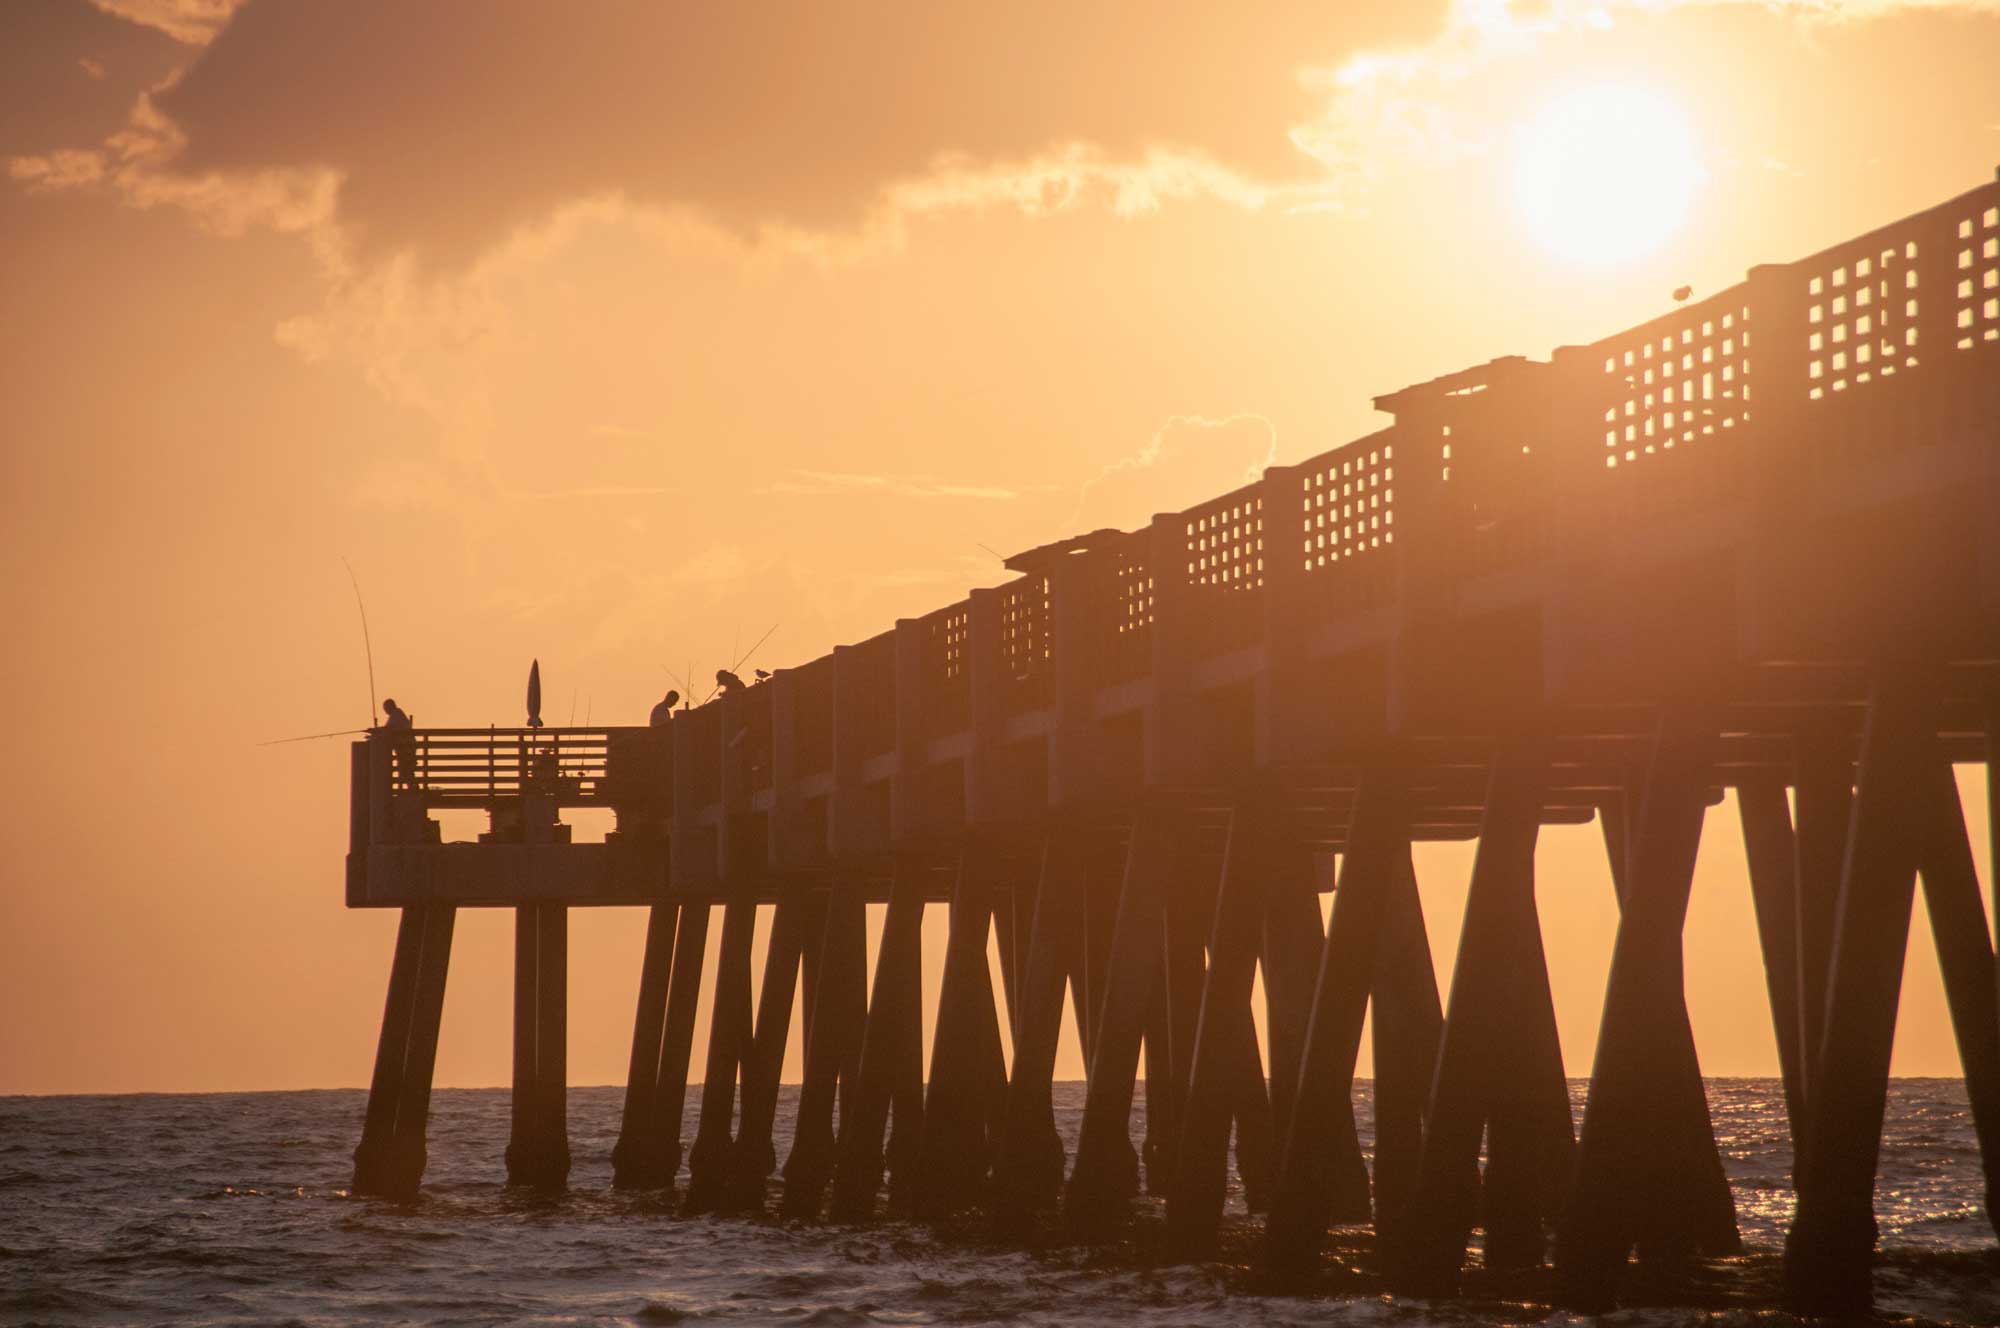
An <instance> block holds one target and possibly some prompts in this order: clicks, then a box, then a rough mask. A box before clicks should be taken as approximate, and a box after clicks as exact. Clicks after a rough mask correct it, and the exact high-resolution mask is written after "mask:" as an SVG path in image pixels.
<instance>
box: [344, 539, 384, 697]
mask: <svg viewBox="0 0 2000 1328" xmlns="http://www.w3.org/2000/svg"><path fill="white" fill-rule="evenodd" d="M340 565H341V566H342V567H345V568H346V569H347V579H348V581H349V582H350V583H352V584H353V586H354V607H355V608H357V609H359V610H360V611H361V648H362V649H363V650H364V651H366V652H367V653H368V722H369V724H371V725H372V724H374V722H375V715H376V713H377V712H378V711H379V710H380V709H381V707H380V706H378V705H376V704H375V695H376V693H375V643H374V641H372V640H370V639H369V636H368V606H367V605H366V604H363V603H362V602H361V578H360V577H358V576H356V575H355V574H354V564H353V563H351V562H349V561H347V555H346V554H344V553H343V554H342V555H340Z"/></svg>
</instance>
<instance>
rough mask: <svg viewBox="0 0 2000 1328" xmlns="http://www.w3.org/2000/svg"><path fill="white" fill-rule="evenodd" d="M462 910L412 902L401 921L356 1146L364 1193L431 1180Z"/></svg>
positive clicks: (358, 1189)
mask: <svg viewBox="0 0 2000 1328" xmlns="http://www.w3.org/2000/svg"><path fill="white" fill-rule="evenodd" d="M456 916H457V911H456V910H455V909H454V908H453V907H452V906H451V905H449V904H419V905H412V906H411V907H408V908H405V909H404V910H403V916H402V918H401V919H400V921H399V922H398V924H397V929H396V951H395V957H394V959H393V960H392V961H391V963H390V968H389V990H388V996H387V999H386V1000H385V1002H384V1006H383V1011H382V1036H381V1041H380V1042H379V1043H378V1044H377V1047H376V1052H375V1071H374V1075H373V1077H372V1079H371V1080H370V1083H369V1088H368V1110H367V1115H366V1116H365V1117H364V1119H363V1123H362V1129H361V1142H360V1144H359V1145H358V1146H357V1147H356V1148H355V1150H354V1191H355V1193H356V1194H371V1195H379V1196H382V1197H385V1198H395V1199H410V1198H414V1197H415V1195H416V1193H417V1188H418V1186H419V1185H420V1184H421V1183H422V1181H423V1176H424V1168H425V1166H426V1164H427V1161H428V1154H427V1150H426V1146H425V1133H426V1128H427V1126H428V1123H429V1118H430V1095H431V1077H432V1074H433V1072H434V1070H435V1068H436V1065H437V1039H438V1025H439V1021H440V1019H441V1018H442V1016H443V1013H444V988H445V978H446V975H447V973H448V971H449V967H450V962H451V937H452V930H453V923H454V921H455V919H456Z"/></svg>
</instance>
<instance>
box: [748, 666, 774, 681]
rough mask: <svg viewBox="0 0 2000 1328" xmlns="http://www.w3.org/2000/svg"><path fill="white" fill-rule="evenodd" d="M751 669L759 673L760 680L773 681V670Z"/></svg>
mask: <svg viewBox="0 0 2000 1328" xmlns="http://www.w3.org/2000/svg"><path fill="white" fill-rule="evenodd" d="M751 671H752V672H753V673H755V674H756V675H757V681H758V682H769V681H771V671H770V670H769V669H753V670H751Z"/></svg>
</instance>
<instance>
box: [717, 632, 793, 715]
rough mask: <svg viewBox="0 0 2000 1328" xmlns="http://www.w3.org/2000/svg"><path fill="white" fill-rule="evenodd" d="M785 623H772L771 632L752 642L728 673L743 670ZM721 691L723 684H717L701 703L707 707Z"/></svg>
mask: <svg viewBox="0 0 2000 1328" xmlns="http://www.w3.org/2000/svg"><path fill="white" fill-rule="evenodd" d="M783 621H784V620H783V619H782V618H781V619H779V620H778V622H774V623H772V624H771V628H770V631H767V632H765V633H764V634H763V635H762V636H760V637H758V638H757V639H756V640H755V641H753V642H751V644H750V648H749V649H748V650H746V651H744V652H743V655H742V658H740V659H738V660H737V661H736V662H735V663H734V664H732V665H730V666H729V668H728V669H727V670H726V671H727V672H729V673H734V672H736V670H738V669H740V668H742V667H743V665H744V662H745V661H746V660H748V659H749V658H750V657H751V656H752V655H754V654H756V653H757V648H758V647H759V646H761V645H763V644H764V643H765V642H766V641H768V640H770V639H771V632H775V631H777V630H778V627H779V626H780V624H782V623H783ZM721 690H722V684H721V683H719V682H718V683H716V684H715V686H713V687H711V688H709V690H708V695H707V696H704V697H702V698H701V703H702V704H703V705H707V704H708V703H709V701H710V700H712V699H714V696H715V694H716V693H717V692H719V691H721Z"/></svg>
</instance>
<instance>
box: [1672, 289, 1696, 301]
mask: <svg viewBox="0 0 2000 1328" xmlns="http://www.w3.org/2000/svg"><path fill="white" fill-rule="evenodd" d="M1692 294H1694V287H1692V286H1676V287H1674V303H1675V304H1681V303H1683V302H1685V301H1686V300H1687V297H1688V296H1690V295H1692Z"/></svg>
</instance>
